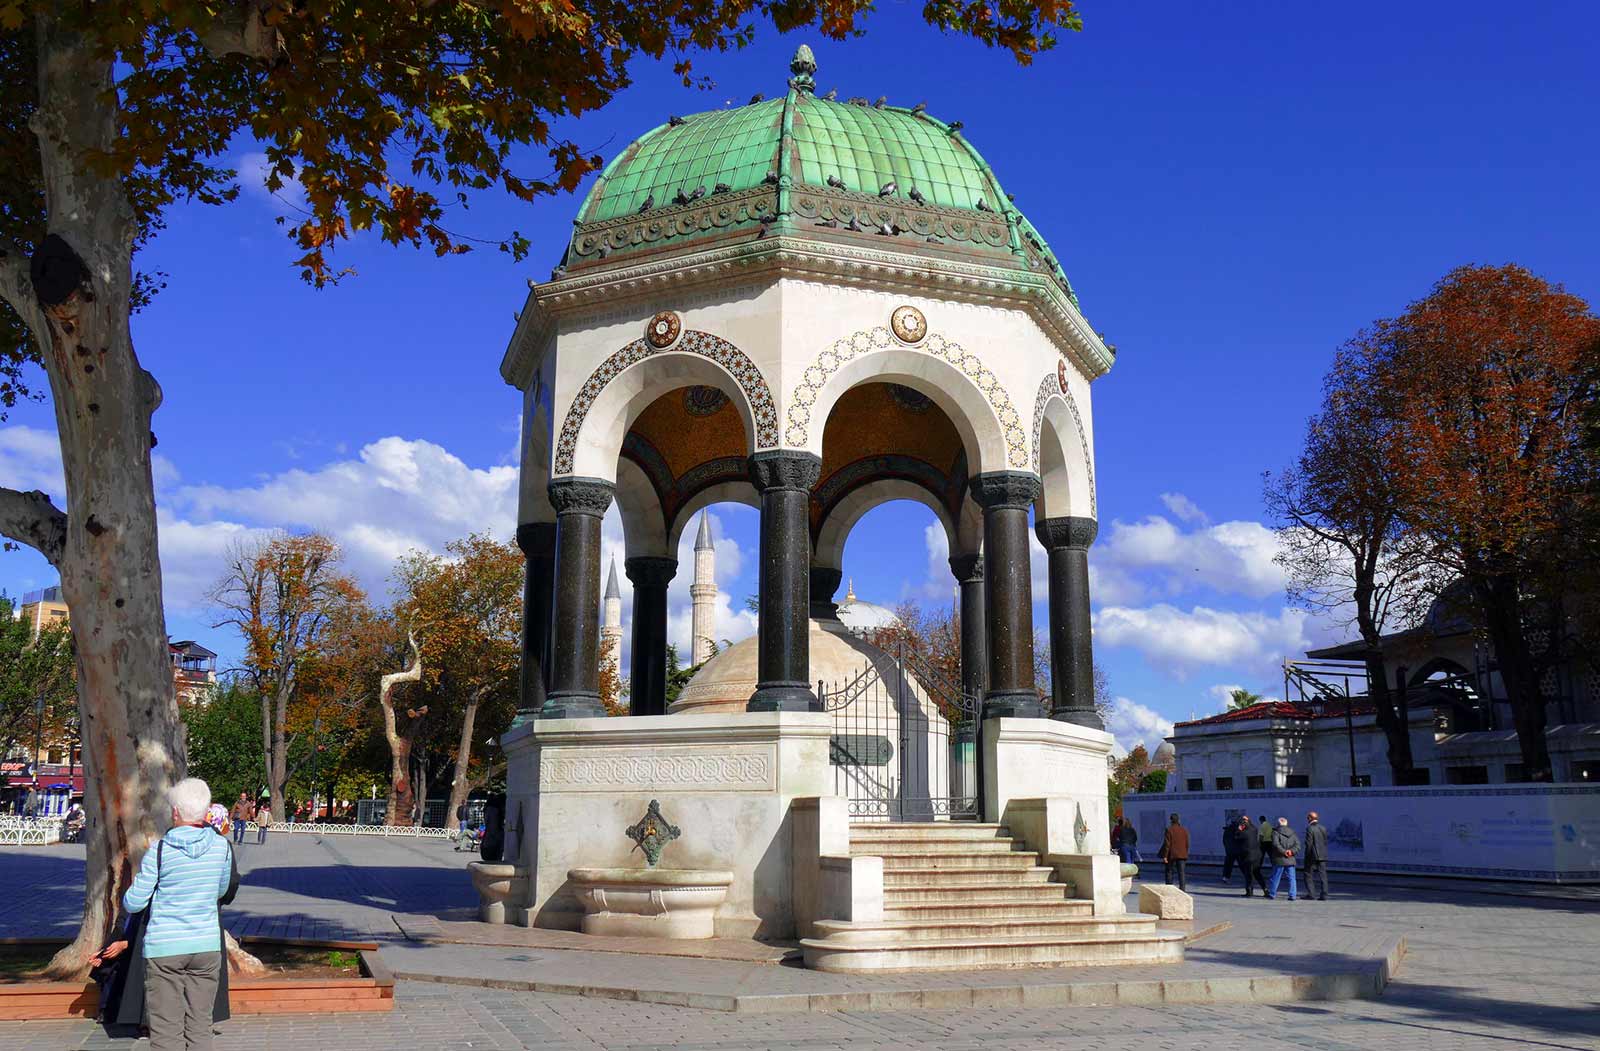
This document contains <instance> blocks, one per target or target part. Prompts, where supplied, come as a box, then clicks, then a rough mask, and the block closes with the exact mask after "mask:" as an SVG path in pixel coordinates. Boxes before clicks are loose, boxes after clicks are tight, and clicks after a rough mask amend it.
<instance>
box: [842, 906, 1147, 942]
mask: <svg viewBox="0 0 1600 1051" xmlns="http://www.w3.org/2000/svg"><path fill="white" fill-rule="evenodd" d="M1157 922H1158V920H1157V918H1156V917H1155V916H1147V915H1144V914H1143V913H1136V912H1135V913H1128V914H1126V915H1122V916H1079V915H1065V916H1042V917H1034V916H1029V917H1007V918H1004V919H971V918H967V919H950V918H939V919H892V920H875V921H866V922H854V923H852V922H849V921H846V920H818V921H817V923H816V931H817V933H816V934H815V937H817V938H831V937H838V938H840V939H843V940H846V941H874V942H886V941H888V940H890V939H892V938H900V939H904V940H906V941H953V940H969V941H970V940H973V939H988V938H991V937H999V938H1024V937H1034V938H1044V937H1054V936H1074V935H1090V934H1116V933H1119V932H1121V933H1141V932H1142V933H1149V932H1151V931H1154V930H1156V923H1157Z"/></svg>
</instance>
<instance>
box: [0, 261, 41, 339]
mask: <svg viewBox="0 0 1600 1051" xmlns="http://www.w3.org/2000/svg"><path fill="white" fill-rule="evenodd" d="M28 259H29V256H28V253H27V252H25V251H23V250H22V247H21V246H20V245H18V244H17V243H16V242H15V241H13V240H11V239H10V238H8V237H0V299H3V300H5V301H6V302H7V303H9V304H10V305H11V309H12V310H15V311H16V312H17V316H18V317H20V318H22V320H23V322H24V323H25V324H26V325H27V326H28V329H29V331H31V332H32V333H33V338H34V339H35V340H38V341H39V342H40V345H41V346H42V345H43V344H44V341H45V337H46V332H45V325H44V315H43V314H41V313H40V312H39V301H38V299H37V298H36V297H35V296H34V293H33V282H32V280H31V279H30V278H29V277H28Z"/></svg>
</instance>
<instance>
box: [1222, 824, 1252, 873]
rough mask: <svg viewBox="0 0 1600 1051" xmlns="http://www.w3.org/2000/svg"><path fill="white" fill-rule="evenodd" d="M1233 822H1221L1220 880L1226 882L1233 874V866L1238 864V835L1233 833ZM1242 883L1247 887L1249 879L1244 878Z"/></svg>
mask: <svg viewBox="0 0 1600 1051" xmlns="http://www.w3.org/2000/svg"><path fill="white" fill-rule="evenodd" d="M1234 825H1235V822H1233V821H1224V822H1223V823H1222V882H1223V883H1227V882H1228V880H1229V879H1231V878H1232V876H1233V867H1234V866H1235V865H1237V864H1239V843H1238V837H1237V836H1235V835H1234V834H1233V829H1234ZM1244 885H1245V886H1246V887H1247V888H1248V887H1249V886H1250V880H1249V878H1248V877H1246V879H1245V883H1244Z"/></svg>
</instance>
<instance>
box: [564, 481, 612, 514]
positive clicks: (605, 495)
mask: <svg viewBox="0 0 1600 1051" xmlns="http://www.w3.org/2000/svg"><path fill="white" fill-rule="evenodd" d="M616 491H617V487H616V486H615V485H612V484H611V483H610V482H608V481H606V480H605V479H603V478H572V477H568V478H557V479H555V480H554V481H552V482H551V483H550V502H551V503H552V504H554V505H555V508H556V514H558V515H566V514H574V515H592V516H593V517H595V518H600V517H603V516H604V515H605V513H606V509H607V508H609V507H610V506H611V499H612V497H613V496H615V495H616Z"/></svg>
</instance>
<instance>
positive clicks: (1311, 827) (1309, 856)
mask: <svg viewBox="0 0 1600 1051" xmlns="http://www.w3.org/2000/svg"><path fill="white" fill-rule="evenodd" d="M1305 847H1306V855H1305V862H1306V897H1308V898H1316V899H1317V900H1318V901H1327V900H1328V830H1327V829H1326V828H1324V827H1323V825H1322V822H1320V821H1318V820H1317V812H1316V811H1315V810H1313V811H1311V813H1309V814H1307V815H1306V842H1305ZM1318 880H1321V881H1322V889H1321V890H1318V889H1317V881H1318Z"/></svg>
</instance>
